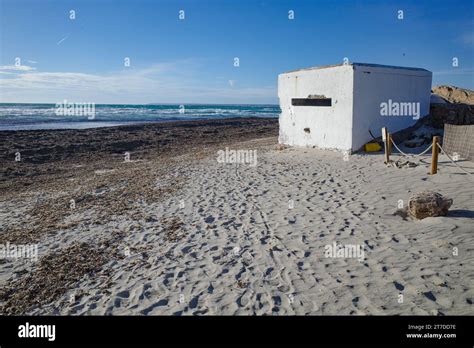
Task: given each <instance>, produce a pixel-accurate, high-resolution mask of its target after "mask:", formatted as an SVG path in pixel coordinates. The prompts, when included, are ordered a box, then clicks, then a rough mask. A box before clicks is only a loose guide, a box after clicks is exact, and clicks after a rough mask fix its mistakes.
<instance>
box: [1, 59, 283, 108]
mask: <svg viewBox="0 0 474 348" xmlns="http://www.w3.org/2000/svg"><path fill="white" fill-rule="evenodd" d="M29 68H30V69H16V70H23V71H21V72H20V71H18V72H17V73H15V74H9V75H1V74H0V81H1V85H0V96H1V98H2V101H11V102H57V101H58V100H63V99H68V100H76V101H89V102H95V103H152V102H165V103H174V102H179V103H181V102H182V103H213V102H217V103H234V102H235V103H269V102H275V101H276V95H277V93H276V87H275V86H260V87H258V86H256V87H253V86H252V87H250V86H249V87H245V86H240V87H239V88H237V87H236V84H235V81H234V80H227V81H225V80H222V81H217V82H216V81H215V80H214V81H209V79H208V80H207V81H204V79H205V78H206V76H203V75H202V73H201V70H202V69H200V68H199V62H196V61H193V60H182V61H177V62H166V63H159V64H153V65H150V66H148V67H144V68H139V69H138V68H137V69H135V68H125V67H124V68H123V70H120V71H115V72H110V73H102V74H90V73H81V72H41V71H32V70H34V68H31V67H29ZM0 70H1V68H0ZM230 81H232V83H231V82H230Z"/></svg>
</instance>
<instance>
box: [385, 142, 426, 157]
mask: <svg viewBox="0 0 474 348" xmlns="http://www.w3.org/2000/svg"><path fill="white" fill-rule="evenodd" d="M390 141H391V142H392V144H393V146H395V148H396V149H397V150H398V152H400V153H401V154H402V155H404V156H407V157H410V156H412V157H417V156H421V155H424V154H425V153H427V152H428V150H429V149H431V148H432V147H433V144H431V145H430V146H428V148H427V149H425V150H424V151H423V152H421V153H418V154H406V153H405V152H403V151H402V150H400V148H399V147H398V146H397V144H395V142H394V141H393V139H392V138H390Z"/></svg>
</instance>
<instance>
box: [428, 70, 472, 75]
mask: <svg viewBox="0 0 474 348" xmlns="http://www.w3.org/2000/svg"><path fill="white" fill-rule="evenodd" d="M472 74H474V68H452V69H449V70H439V71H434V72H433V75H437V76H453V75H472Z"/></svg>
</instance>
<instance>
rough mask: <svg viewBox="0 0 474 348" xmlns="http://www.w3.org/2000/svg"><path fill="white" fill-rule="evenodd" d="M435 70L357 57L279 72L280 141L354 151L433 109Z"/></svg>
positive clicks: (412, 122)
mask: <svg viewBox="0 0 474 348" xmlns="http://www.w3.org/2000/svg"><path fill="white" fill-rule="evenodd" d="M431 78H432V73H431V72H430V71H428V70H425V69H419V68H405V67H396V66H386V65H377V64H362V63H351V64H341V65H332V66H325V67H314V68H308V69H301V70H295V71H290V72H287V73H283V74H280V75H279V76H278V97H279V98H280V107H281V111H282V112H281V115H280V120H279V121H280V136H279V143H280V144H286V145H291V146H316V147H319V148H323V149H336V150H341V151H349V152H354V151H357V150H359V149H360V148H361V147H362V146H363V145H364V144H365V143H367V142H368V141H370V140H371V139H372V137H371V135H370V133H369V130H370V131H371V132H372V134H373V135H374V136H375V137H377V136H380V135H381V131H380V130H381V128H382V127H387V128H388V130H389V131H390V132H395V131H398V130H401V129H404V128H407V127H409V126H411V125H413V124H414V123H415V122H416V121H417V119H419V118H420V117H424V116H426V115H428V113H429V108H430V95H431Z"/></svg>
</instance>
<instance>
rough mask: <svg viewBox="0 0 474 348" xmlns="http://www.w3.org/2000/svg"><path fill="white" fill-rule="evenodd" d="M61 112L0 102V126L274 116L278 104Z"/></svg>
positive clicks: (101, 107) (56, 126) (79, 125)
mask: <svg viewBox="0 0 474 348" xmlns="http://www.w3.org/2000/svg"><path fill="white" fill-rule="evenodd" d="M77 110H78V109H75V111H72V112H71V115H61V112H57V111H58V107H57V106H56V104H14V103H3V104H0V130H21V129H79V128H94V127H107V126H116V125H124V124H131V123H144V122H160V121H177V120H206V119H220V118H234V117H270V118H272V117H278V116H279V114H280V107H279V106H278V105H186V104H183V105H178V104H174V105H171V104H169V105H164V104H160V105H108V104H97V105H95V109H94V115H93V117H92V116H91V115H90V114H87V115H83V114H81V112H78V111H77Z"/></svg>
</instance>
